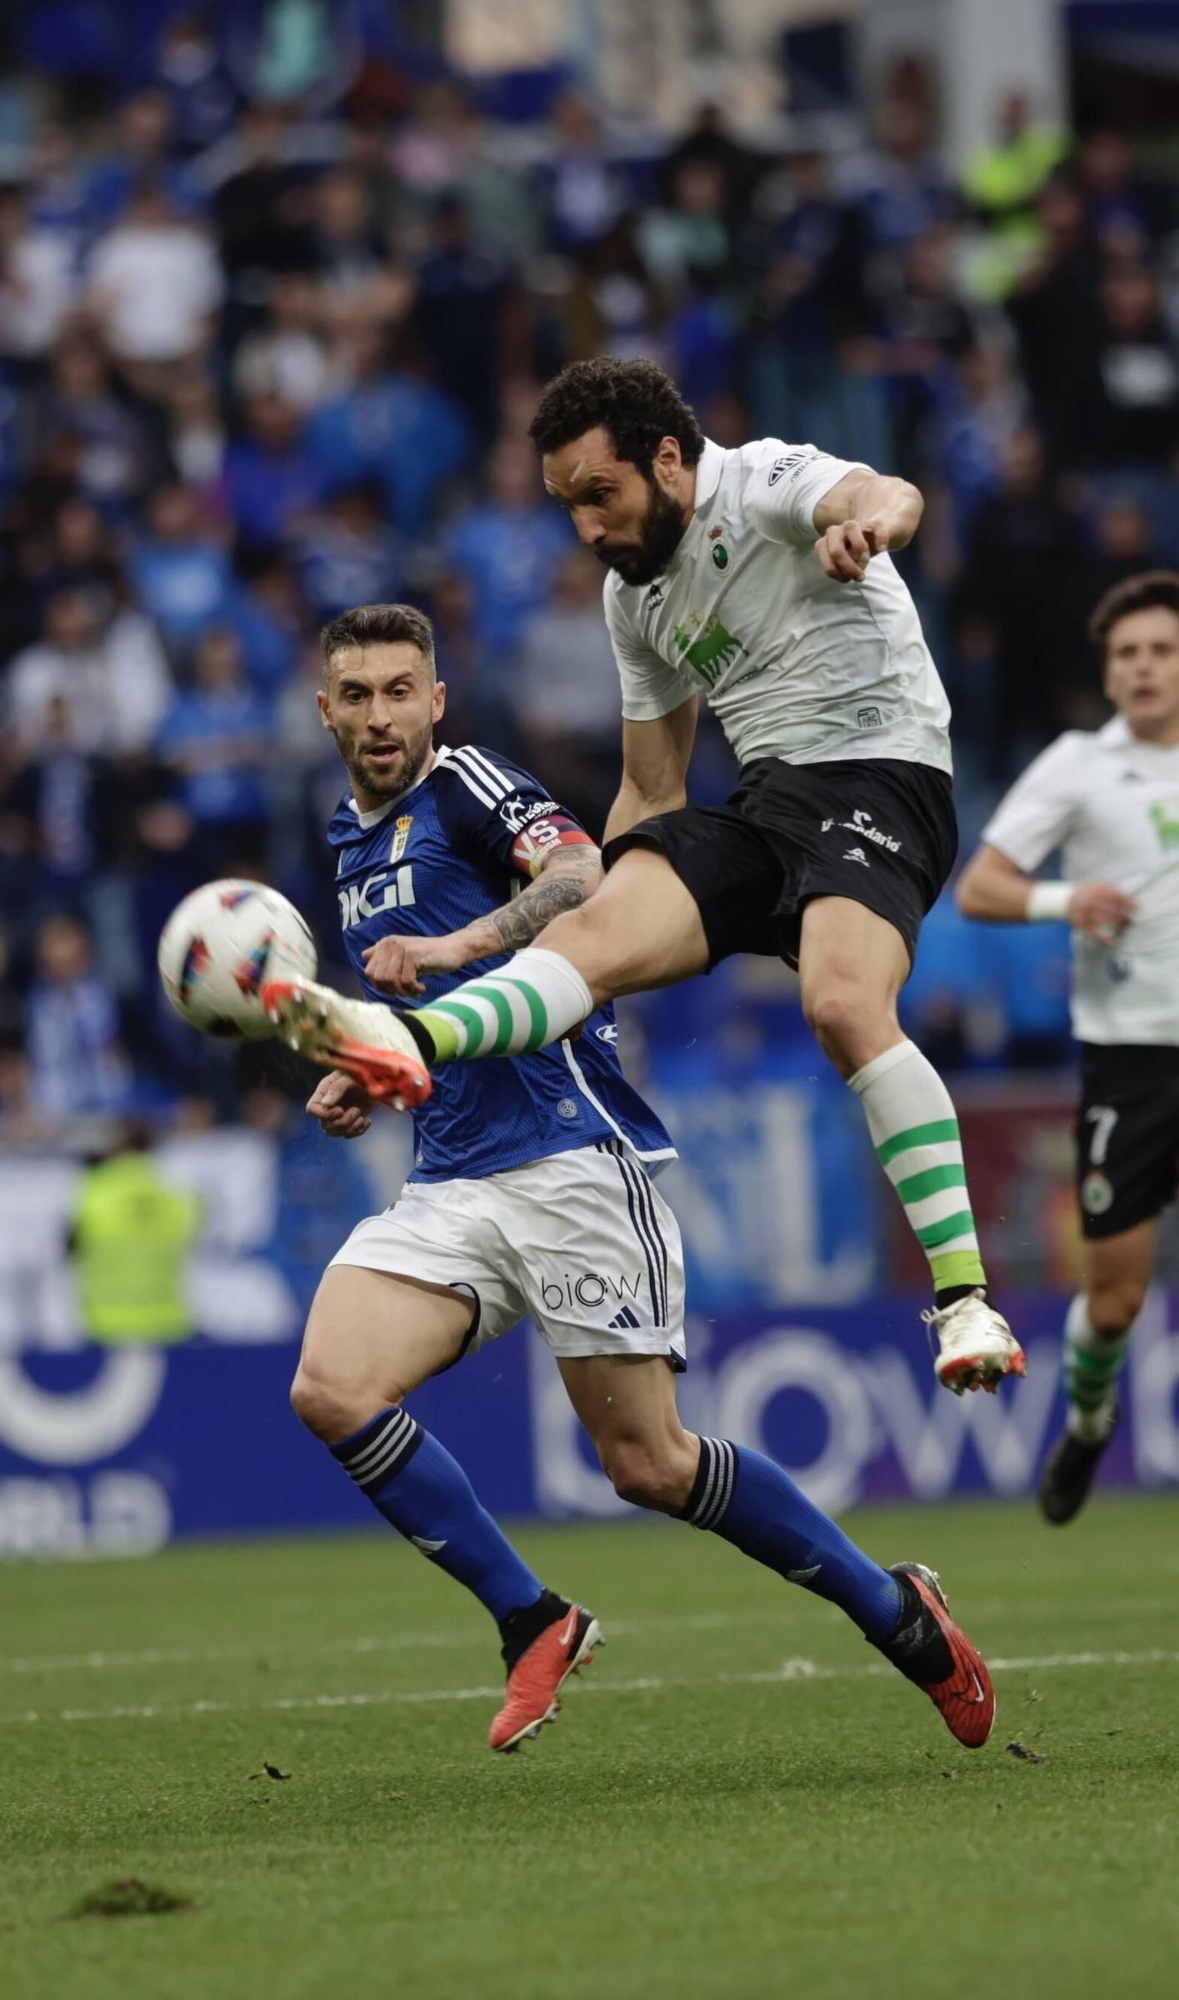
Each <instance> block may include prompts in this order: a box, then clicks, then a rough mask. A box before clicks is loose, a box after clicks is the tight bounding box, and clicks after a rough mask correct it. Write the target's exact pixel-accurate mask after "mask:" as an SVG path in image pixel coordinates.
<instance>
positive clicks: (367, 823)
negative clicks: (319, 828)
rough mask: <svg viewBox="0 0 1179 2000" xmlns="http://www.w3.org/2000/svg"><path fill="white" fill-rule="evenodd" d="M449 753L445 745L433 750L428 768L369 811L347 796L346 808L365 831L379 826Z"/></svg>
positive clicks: (431, 774) (429, 775)
mask: <svg viewBox="0 0 1179 2000" xmlns="http://www.w3.org/2000/svg"><path fill="white" fill-rule="evenodd" d="M449 755H450V751H449V750H447V749H446V748H445V746H444V747H443V748H442V749H441V750H436V751H435V752H434V762H433V763H432V764H431V766H430V768H429V770H428V771H424V772H422V773H421V775H420V776H419V777H416V778H415V779H414V781H413V783H412V785H407V786H406V788H405V790H404V791H403V792H398V794H397V796H396V798H394V799H386V801H385V803H384V805H383V806H373V807H372V809H371V811H369V812H361V810H360V807H359V806H358V805H357V803H356V800H355V799H353V798H349V799H347V800H346V801H345V807H346V810H347V811H348V812H353V813H355V814H356V819H357V824H358V825H360V826H362V827H363V828H364V831H365V832H366V833H367V832H368V830H369V828H370V827H373V826H380V824H381V821H382V820H383V819H384V818H385V817H386V815H387V814H388V813H391V812H392V810H393V808H394V806H399V805H400V804H401V801H402V799H407V798H408V797H409V795H410V793H411V792H416V791H417V788H418V786H419V785H424V784H425V782H426V779H427V778H431V777H433V775H434V773H435V771H436V770H437V769H438V766H439V764H445V762H446V759H447V758H448V757H449Z"/></svg>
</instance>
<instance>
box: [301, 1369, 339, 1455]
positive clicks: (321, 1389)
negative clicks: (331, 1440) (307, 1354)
mask: <svg viewBox="0 0 1179 2000" xmlns="http://www.w3.org/2000/svg"><path fill="white" fill-rule="evenodd" d="M341 1400H342V1399H341V1398H340V1397H339V1396H338V1394H337V1393H336V1390H335V1387H334V1385H333V1383H332V1382H331V1380H330V1379H328V1378H325V1377H324V1376H322V1375H318V1374H315V1373H313V1372H312V1370H311V1369H309V1368H307V1367H305V1366H304V1364H303V1363H302V1362H300V1363H299V1366H298V1368H297V1369H296V1370H295V1379H294V1381H293V1382H292V1383H291V1408H292V1410H293V1411H294V1412H295V1415H296V1416H297V1417H298V1419H299V1422H300V1423H301V1424H306V1426H307V1429H308V1430H309V1431H313V1432H314V1434H315V1436H316V1437H331V1436H333V1435H335V1434H336V1433H337V1431H339V1424H340V1415H341V1407H340V1406H341ZM341 1434H342V1435H344V1436H347V1432H343V1433H341Z"/></svg>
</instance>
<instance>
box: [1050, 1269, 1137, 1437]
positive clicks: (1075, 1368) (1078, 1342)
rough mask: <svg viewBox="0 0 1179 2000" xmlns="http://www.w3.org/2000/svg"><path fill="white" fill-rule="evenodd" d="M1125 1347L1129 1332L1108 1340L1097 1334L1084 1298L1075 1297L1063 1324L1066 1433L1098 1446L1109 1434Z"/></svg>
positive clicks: (1104, 1336) (1127, 1345) (1128, 1343)
mask: <svg viewBox="0 0 1179 2000" xmlns="http://www.w3.org/2000/svg"><path fill="white" fill-rule="evenodd" d="M1129 1345H1130V1333H1129V1331H1127V1332H1126V1333H1123V1334H1121V1335H1116V1334H1115V1336H1114V1337H1113V1339H1112V1340H1111V1339H1109V1338H1108V1337H1107V1336H1106V1335H1105V1334H1101V1333H1098V1331H1097V1328H1096V1327H1095V1326H1094V1325H1093V1322H1092V1320H1091V1319H1090V1318H1089V1308H1088V1304H1087V1302H1086V1300H1085V1297H1084V1295H1083V1293H1078V1294H1077V1296H1076V1298H1075V1299H1074V1300H1073V1302H1072V1304H1071V1306H1070V1307H1069V1309H1068V1318H1067V1319H1066V1320H1065V1323H1064V1392H1065V1396H1066V1397H1067V1399H1068V1417H1067V1420H1068V1427H1069V1430H1070V1431H1071V1432H1072V1434H1073V1436H1074V1437H1078V1438H1083V1439H1084V1440H1085V1442H1086V1443H1087V1444H1100V1443H1101V1442H1102V1440H1103V1439H1104V1438H1105V1437H1106V1435H1107V1433H1108V1431H1109V1424H1110V1418H1111V1417H1112V1415H1113V1407H1114V1390H1115V1387H1116V1384H1117V1379H1118V1376H1119V1375H1120V1374H1121V1372H1122V1368H1123V1366H1124V1365H1125V1360H1126V1351H1127V1349H1128V1347H1129Z"/></svg>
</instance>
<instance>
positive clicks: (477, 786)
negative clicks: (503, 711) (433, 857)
mask: <svg viewBox="0 0 1179 2000" xmlns="http://www.w3.org/2000/svg"><path fill="white" fill-rule="evenodd" d="M437 769H438V801H439V806H440V809H441V814H442V821H443V825H444V827H445V830H446V835H447V838H448V840H449V841H450V843H451V845H452V846H453V847H454V848H455V849H456V850H457V851H458V852H459V853H461V854H464V855H466V857H467V858H468V859H469V860H471V861H474V862H476V863H477V864H478V865H479V866H481V867H485V868H492V869H500V870H503V871H505V872H507V873H509V874H516V875H524V876H527V877H531V876H534V875H538V874H539V873H540V871H541V869H542V868H543V867H544V864H545V862H546V861H547V860H548V858H549V856H550V854H551V853H552V852H553V850H554V848H557V847H593V846H594V845H595V842H594V841H593V839H592V838H591V836H590V835H589V834H588V833H587V832H586V830H585V828H584V827H583V826H582V825H581V822H580V821H579V820H578V819H577V818H576V817H575V816H574V814H573V813H571V812H568V811H566V809H565V807H564V806H562V805H560V804H559V803H558V801H557V800H556V799H554V798H553V797H552V796H551V794H550V793H549V792H548V791H547V790H546V788H545V786H543V785H542V784H540V783H539V781H538V780H537V779H536V778H534V777H533V776H532V775H531V773H530V772H528V771H523V770H521V769H520V767H519V766H518V765H516V764H512V763H510V762H509V761H508V759H507V758H506V757H501V756H500V755H499V754H498V752H497V751H494V750H484V749H480V748H479V747H478V746H477V745H475V744H473V743H468V744H466V745H464V747H463V748H462V749H460V750H448V751H447V752H446V754H445V757H444V758H443V759H442V760H441V763H440V765H439V766H438V767H437Z"/></svg>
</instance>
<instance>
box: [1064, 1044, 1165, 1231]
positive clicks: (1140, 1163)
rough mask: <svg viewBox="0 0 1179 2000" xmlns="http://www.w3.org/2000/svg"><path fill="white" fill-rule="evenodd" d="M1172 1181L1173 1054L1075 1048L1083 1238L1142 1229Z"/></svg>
mask: <svg viewBox="0 0 1179 2000" xmlns="http://www.w3.org/2000/svg"><path fill="white" fill-rule="evenodd" d="M1177 1180H1179V1048H1173V1047H1170V1046H1168V1045H1166V1044H1162V1045H1161V1046H1157V1047H1155V1046H1142V1047H1136V1046H1132V1045H1130V1044H1122V1045H1120V1046H1119V1047H1117V1048H1101V1047H1099V1046H1098V1045H1097V1044H1096V1043H1094V1042H1083V1043H1082V1045H1081V1108H1080V1111H1079V1112H1078V1114H1077V1196H1078V1199H1079V1201H1080V1204H1081V1228H1082V1231H1083V1232H1084V1234H1085V1235H1086V1236H1087V1237H1090V1238H1096V1237H1101V1236H1118V1235H1120V1234H1121V1232H1122V1230H1124V1229H1134V1228H1136V1227H1137V1225H1138V1223H1140V1222H1149V1221H1150V1220H1151V1219H1152V1217H1154V1216H1156V1215H1158V1214H1159V1212H1160V1210H1161V1209H1164V1208H1166V1206H1167V1204H1168V1202H1172V1201H1174V1199H1175V1185H1176V1181H1177Z"/></svg>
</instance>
